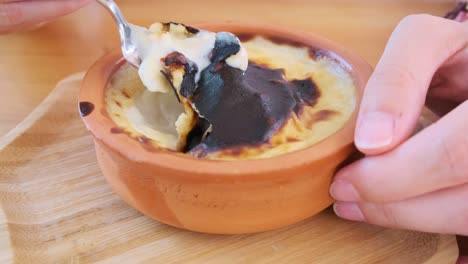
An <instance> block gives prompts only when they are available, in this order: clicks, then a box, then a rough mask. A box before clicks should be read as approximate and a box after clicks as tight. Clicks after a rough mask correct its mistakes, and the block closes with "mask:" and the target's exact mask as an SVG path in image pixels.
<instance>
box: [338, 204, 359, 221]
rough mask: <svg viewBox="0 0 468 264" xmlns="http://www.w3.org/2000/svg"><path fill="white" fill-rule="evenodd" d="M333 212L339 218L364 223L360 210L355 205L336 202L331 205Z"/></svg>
mask: <svg viewBox="0 0 468 264" xmlns="http://www.w3.org/2000/svg"><path fill="white" fill-rule="evenodd" d="M333 210H334V211H335V213H336V215H338V216H339V217H341V218H344V219H348V220H351V221H359V222H363V221H365V219H364V215H363V214H362V211H361V208H359V205H358V204H357V203H347V202H336V203H335V204H334V205H333Z"/></svg>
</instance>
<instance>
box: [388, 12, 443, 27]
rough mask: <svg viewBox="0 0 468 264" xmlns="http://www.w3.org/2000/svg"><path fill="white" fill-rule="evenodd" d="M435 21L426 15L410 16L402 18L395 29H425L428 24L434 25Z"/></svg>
mask: <svg viewBox="0 0 468 264" xmlns="http://www.w3.org/2000/svg"><path fill="white" fill-rule="evenodd" d="M435 20H437V18H436V17H434V16H431V15H428V14H412V15H408V16H406V17H404V18H403V19H402V20H401V21H400V23H399V24H398V26H397V28H401V27H403V28H416V29H421V28H424V29H426V28H427V27H428V25H429V24H432V23H434V21H435Z"/></svg>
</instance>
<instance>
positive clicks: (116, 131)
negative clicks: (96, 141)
mask: <svg viewBox="0 0 468 264" xmlns="http://www.w3.org/2000/svg"><path fill="white" fill-rule="evenodd" d="M110 132H111V133H112V134H122V133H125V131H124V130H123V129H122V128H120V127H113V128H111V129H110Z"/></svg>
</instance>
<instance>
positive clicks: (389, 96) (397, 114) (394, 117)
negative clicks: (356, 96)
mask: <svg viewBox="0 0 468 264" xmlns="http://www.w3.org/2000/svg"><path fill="white" fill-rule="evenodd" d="M464 31H466V29H464V28H463V26H462V25H461V24H460V23H457V22H454V21H450V20H447V19H443V18H438V17H433V16H429V15H413V16H409V17H407V18H405V19H403V20H402V22H401V23H400V24H399V25H398V27H397V28H396V29H395V31H394V32H393V34H392V36H391V38H390V40H389V43H388V45H387V48H386V49H385V52H384V54H383V56H382V58H381V59H380V61H379V63H378V65H377V66H376V69H375V71H374V74H373V75H372V77H371V78H370V80H369V82H368V84H367V87H366V90H365V92H364V97H363V100H362V103H361V109H360V113H359V118H358V123H357V129H356V136H355V143H356V146H357V147H358V148H359V149H360V150H361V151H362V152H364V153H365V154H369V155H372V154H379V153H382V152H385V151H388V150H390V149H392V148H394V147H395V146H397V145H398V144H399V143H401V142H402V141H403V140H405V139H406V138H407V137H409V135H410V134H411V132H412V130H413V128H414V126H415V124H416V121H417V119H418V117H419V114H420V111H421V108H422V106H423V105H424V100H425V97H426V93H427V89H428V87H429V85H430V82H431V79H432V77H433V76H434V73H435V72H436V70H437V69H438V68H439V67H440V65H442V64H443V63H444V61H446V60H447V59H448V58H449V57H451V56H452V55H453V54H455V53H457V52H458V51H459V50H461V49H462V48H463V47H464V46H465V45H466V44H467V37H466V35H467V34H464V33H466V32H464Z"/></svg>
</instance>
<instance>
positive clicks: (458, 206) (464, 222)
mask: <svg viewBox="0 0 468 264" xmlns="http://www.w3.org/2000/svg"><path fill="white" fill-rule="evenodd" d="M466 201H468V184H465V185H462V186H459V187H455V188H451V189H445V190H442V191H438V192H434V193H431V194H427V195H424V196H420V197H417V198H413V199H409V200H405V201H401V202H394V203H384V204H378V203H367V202H362V203H353V202H338V203H336V204H335V206H334V209H335V212H336V214H337V215H339V216H340V217H342V218H345V219H349V220H353V221H365V222H368V223H371V224H375V225H380V226H385V227H391V228H402V229H411V230H417V231H423V232H435V233H444V234H461V235H468V203H467V202H466Z"/></svg>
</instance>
